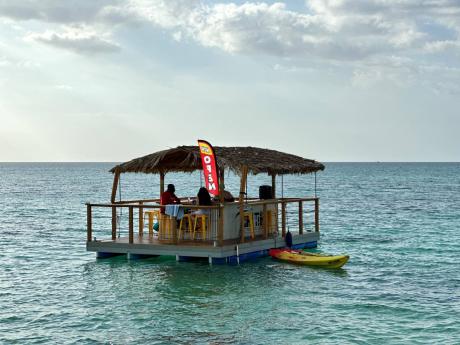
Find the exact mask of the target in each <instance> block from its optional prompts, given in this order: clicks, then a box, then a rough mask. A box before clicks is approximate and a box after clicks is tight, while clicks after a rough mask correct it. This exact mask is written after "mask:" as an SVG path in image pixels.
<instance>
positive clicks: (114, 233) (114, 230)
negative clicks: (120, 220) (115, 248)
mask: <svg viewBox="0 0 460 345" xmlns="http://www.w3.org/2000/svg"><path fill="white" fill-rule="evenodd" d="M116 239H117V207H116V206H112V241H115V240H116Z"/></svg>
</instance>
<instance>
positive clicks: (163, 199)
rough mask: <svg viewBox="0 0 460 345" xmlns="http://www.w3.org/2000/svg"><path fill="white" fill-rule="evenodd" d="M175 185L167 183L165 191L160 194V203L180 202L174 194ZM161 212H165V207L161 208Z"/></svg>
mask: <svg viewBox="0 0 460 345" xmlns="http://www.w3.org/2000/svg"><path fill="white" fill-rule="evenodd" d="M175 191H176V187H174V185H173V184H168V187H167V188H166V192H163V193H162V194H161V196H160V205H170V204H180V199H179V198H178V197H177V196H176V194H174V192H175ZM161 213H162V214H164V213H165V208H164V207H162V208H161Z"/></svg>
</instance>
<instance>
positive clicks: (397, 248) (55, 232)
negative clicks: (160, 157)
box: [0, 163, 460, 344]
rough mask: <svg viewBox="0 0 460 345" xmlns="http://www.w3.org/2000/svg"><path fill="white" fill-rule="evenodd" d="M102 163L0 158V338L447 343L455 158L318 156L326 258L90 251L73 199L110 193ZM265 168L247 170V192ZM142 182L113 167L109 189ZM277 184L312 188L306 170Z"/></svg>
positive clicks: (137, 187) (457, 231)
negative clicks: (98, 255)
mask: <svg viewBox="0 0 460 345" xmlns="http://www.w3.org/2000/svg"><path fill="white" fill-rule="evenodd" d="M111 166H113V164H107V163H101V164H96V163H94V164H77V163H75V164H37V163H34V164H32V163H22V164H19V163H0V343H1V344H278V343H287V344H338V343H340V344H460V263H459V262H460V261H459V257H460V164H457V163H413V164H402V163H380V164H378V163H359V164H355V163H330V164H326V170H325V171H324V172H322V173H319V174H318V176H317V177H318V191H317V192H318V195H319V197H320V198H321V201H320V209H321V215H320V221H321V234H322V235H321V236H322V237H321V241H320V243H319V246H318V248H317V251H320V252H328V253H348V254H349V255H350V256H351V259H350V261H349V263H348V264H347V265H346V266H344V268H343V269H340V270H325V269H313V268H309V267H299V266H293V265H289V264H285V263H281V262H276V261H273V260H272V259H270V258H264V259H259V260H256V261H253V262H249V263H245V264H242V265H240V266H225V265H224V266H218V265H214V266H209V265H208V264H206V263H199V262H198V263H178V262H176V261H175V260H174V259H171V258H153V259H148V260H139V261H127V260H126V259H125V258H122V257H118V258H113V259H105V260H96V259H95V254H94V253H88V252H86V251H85V239H86V208H85V206H84V203H85V202H86V201H93V202H107V201H108V200H109V197H110V190H111V184H112V176H111V174H109V173H108V169H109V168H110V167H111ZM167 182H174V183H175V184H176V189H177V192H178V194H179V195H187V194H195V193H196V191H197V189H198V187H199V185H200V179H199V175H198V174H175V175H169V176H168V175H167ZM278 182H279V183H280V182H281V180H280V179H279V180H278ZM267 183H270V180H269V178H268V177H266V176H252V177H250V179H249V184H250V185H249V194H253V195H255V194H256V191H257V187H258V186H259V185H261V184H267ZM237 184H238V181H237V179H236V178H235V177H234V176H232V175H229V176H227V177H226V185H227V188H229V189H230V190H231V191H234V192H235V194H236V191H237ZM157 191H158V177H156V176H143V175H135V174H133V175H127V176H123V177H122V188H121V193H122V197H123V198H124V199H126V198H143V197H152V196H156V195H157ZM282 192H283V194H284V195H285V196H308V195H312V193H314V180H313V177H312V176H286V177H285V178H284V188H283V190H282ZM278 193H281V187H279V189H278ZM108 216H109V215H106V214H103V213H100V214H99V213H97V212H96V214H95V216H94V217H95V236H97V237H101V238H102V237H108V236H110V227H109V226H107V224H109V217H108ZM290 226H293V223H290Z"/></svg>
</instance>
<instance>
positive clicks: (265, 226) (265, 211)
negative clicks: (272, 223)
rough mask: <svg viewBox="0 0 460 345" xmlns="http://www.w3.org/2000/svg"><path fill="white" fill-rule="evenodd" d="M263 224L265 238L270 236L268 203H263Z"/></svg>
mask: <svg viewBox="0 0 460 345" xmlns="http://www.w3.org/2000/svg"><path fill="white" fill-rule="evenodd" d="M262 214H263V218H262V219H263V223H264V224H263V225H264V238H265V239H267V238H268V212H267V204H264V205H263V213H262Z"/></svg>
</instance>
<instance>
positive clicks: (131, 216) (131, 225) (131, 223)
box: [129, 206, 134, 244]
mask: <svg viewBox="0 0 460 345" xmlns="http://www.w3.org/2000/svg"><path fill="white" fill-rule="evenodd" d="M129 243H130V244H132V243H134V209H133V207H132V206H129Z"/></svg>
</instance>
